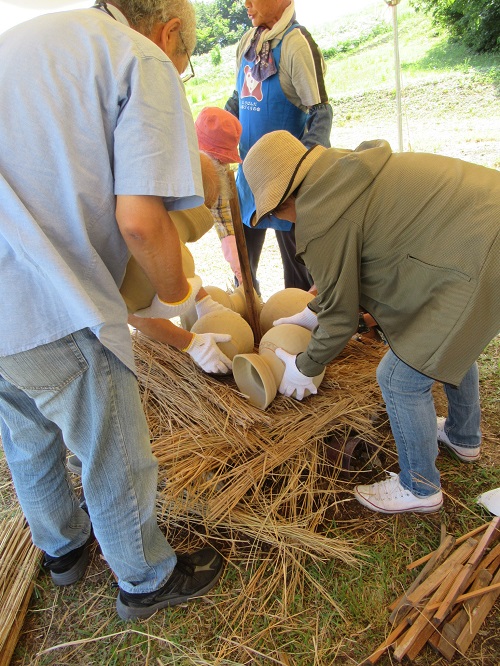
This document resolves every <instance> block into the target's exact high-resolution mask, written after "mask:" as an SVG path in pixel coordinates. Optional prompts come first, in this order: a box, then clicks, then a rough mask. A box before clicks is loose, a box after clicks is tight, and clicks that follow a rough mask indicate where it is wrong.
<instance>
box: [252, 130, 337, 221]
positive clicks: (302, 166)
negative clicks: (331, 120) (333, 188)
mask: <svg viewBox="0 0 500 666" xmlns="http://www.w3.org/2000/svg"><path fill="white" fill-rule="evenodd" d="M325 150H326V148H324V147H323V146H314V147H313V148H310V149H309V150H308V149H307V148H306V147H305V146H304V145H303V144H302V143H301V142H300V141H299V140H298V139H296V138H295V137H294V136H293V135H292V134H290V132H286V131H285V130H277V131H276V132H269V133H268V134H265V135H264V136H263V137H262V138H261V139H259V140H258V141H257V143H255V144H254V145H253V146H252V147H251V148H250V150H249V151H248V154H247V156H246V157H245V159H244V161H243V173H244V174H245V178H246V179H247V182H248V184H249V186H250V189H251V190H252V192H253V195H254V197H255V207H256V209H257V212H256V216H255V222H252V224H254V225H256V224H258V223H259V222H260V220H261V219H262V218H263V217H265V216H266V215H269V213H272V212H273V211H274V210H276V208H278V206H279V205H280V204H282V203H283V202H284V201H285V199H287V198H288V197H289V196H290V194H292V193H293V192H294V191H295V190H296V189H297V187H298V186H299V185H300V184H301V182H302V181H303V180H304V178H305V177H306V175H307V172H308V171H309V169H310V168H311V167H312V165H313V164H314V162H316V160H317V159H318V158H319V157H321V155H322V154H323V153H324V151H325Z"/></svg>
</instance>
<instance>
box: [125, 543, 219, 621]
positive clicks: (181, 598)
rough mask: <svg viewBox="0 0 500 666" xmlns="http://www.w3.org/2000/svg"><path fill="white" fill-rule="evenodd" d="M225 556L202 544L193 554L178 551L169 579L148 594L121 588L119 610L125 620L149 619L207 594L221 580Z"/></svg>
mask: <svg viewBox="0 0 500 666" xmlns="http://www.w3.org/2000/svg"><path fill="white" fill-rule="evenodd" d="M223 568H224V566H223V560H222V557H221V556H220V555H219V553H218V552H217V551H216V550H214V549H213V548H209V547H207V548H202V549H201V550H198V551H196V552H194V553H193V554H192V555H177V564H176V565H175V567H174V570H173V572H172V575H171V576H170V578H169V579H168V580H167V582H166V583H165V584H164V585H163V586H162V587H160V589H158V590H156V592H149V593H146V594H132V593H130V592H124V591H123V590H120V593H119V594H118V598H117V600H116V610H117V612H118V615H119V616H120V617H121V619H122V620H135V619H142V620H144V619H146V618H148V617H150V616H151V615H153V613H155V612H156V611H157V610H160V608H167V607H168V606H176V605H178V604H182V603H185V602H186V601H189V600H190V599H193V598H195V597H201V596H203V595H204V594H206V593H207V592H208V591H209V590H211V589H212V587H214V585H215V584H216V583H217V581H218V580H219V578H220V576H221V574H222V570H223Z"/></svg>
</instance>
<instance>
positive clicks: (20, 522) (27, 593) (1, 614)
mask: <svg viewBox="0 0 500 666" xmlns="http://www.w3.org/2000/svg"><path fill="white" fill-rule="evenodd" d="M40 559H41V551H40V550H38V548H36V546H34V545H33V544H32V542H31V533H30V530H29V528H28V527H27V525H26V521H25V520H24V517H23V516H21V515H20V516H18V517H15V518H10V519H8V520H3V521H1V522H0V581H1V586H0V666H7V665H8V664H9V662H10V658H11V656H12V654H13V652H14V649H15V647H16V643H17V639H18V637H19V633H20V631H21V628H22V624H23V620H24V616H25V614H26V611H27V608H28V603H29V600H30V598H31V592H32V590H33V584H34V580H35V578H36V576H37V574H38V570H39V564H40Z"/></svg>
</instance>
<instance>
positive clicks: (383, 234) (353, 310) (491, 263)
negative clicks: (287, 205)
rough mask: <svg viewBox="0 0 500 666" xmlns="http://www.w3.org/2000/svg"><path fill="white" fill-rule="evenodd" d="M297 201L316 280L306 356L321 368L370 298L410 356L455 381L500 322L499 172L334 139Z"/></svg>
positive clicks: (397, 345)
mask: <svg viewBox="0 0 500 666" xmlns="http://www.w3.org/2000/svg"><path fill="white" fill-rule="evenodd" d="M296 209H297V222H296V227H295V234H296V241H297V258H298V259H299V260H301V261H303V262H304V263H305V265H306V266H307V268H308V269H309V271H310V273H311V275H312V277H313V278H314V282H315V284H316V286H317V288H318V296H317V297H316V298H315V299H314V301H312V302H311V304H310V307H311V309H313V310H314V311H316V312H317V313H318V326H317V328H316V329H315V331H314V332H313V335H312V338H311V342H310V344H309V346H308V348H307V350H306V352H305V353H303V354H301V355H299V357H298V359H297V366H298V368H299V369H300V370H301V371H302V372H303V373H304V374H306V375H308V376H314V375H317V374H319V373H320V372H321V371H322V370H323V367H324V365H326V364H327V363H328V362H329V361H331V360H332V359H334V358H335V357H336V356H337V355H338V354H339V353H340V352H341V351H342V349H343V348H344V346H345V345H346V344H347V342H348V341H349V339H350V338H351V336H352V335H353V334H354V333H355V331H356V328H357V324H358V309H359V306H360V305H361V307H362V308H364V309H365V310H367V311H368V312H369V313H370V314H372V315H373V317H375V319H376V320H377V322H378V324H379V325H380V327H381V329H382V330H383V332H384V334H385V336H386V338H387V341H388V343H389V345H390V347H391V349H392V350H393V351H394V353H395V354H396V355H397V356H398V357H399V358H400V359H401V360H402V361H404V362H405V363H407V364H408V365H409V366H411V367H412V368H415V369H416V370H418V371H419V372H421V373H423V374H425V375H427V376H429V377H432V378H434V379H437V380H440V381H443V382H448V383H450V384H454V385H458V384H459V383H460V381H461V379H462V378H463V376H464V374H465V373H466V372H467V370H468V368H469V367H470V366H471V365H472V363H473V362H474V361H475V360H476V359H477V357H478V356H479V355H480V353H481V352H482V351H483V349H484V347H485V346H486V345H487V344H488V343H489V342H490V341H491V340H492V339H493V338H494V337H495V335H497V333H498V332H499V330H500V172H498V171H496V170H494V169H488V168H486V167H482V166H478V165H475V164H470V163H468V162H464V161H462V160H458V159H453V158H450V157H443V156H440V155H431V154H426V153H394V154H393V153H392V151H391V148H390V146H389V144H388V143H387V142H385V141H370V142H365V143H362V144H361V145H360V146H359V147H358V148H357V149H356V150H355V151H349V150H337V149H334V148H332V149H329V150H326V151H325V152H324V153H323V155H321V157H319V159H318V160H317V161H316V162H315V164H314V165H313V166H312V167H311V169H310V171H309V172H308V174H307V176H306V178H305V179H304V181H303V183H302V185H301V187H300V190H299V192H298V196H297V201H296Z"/></svg>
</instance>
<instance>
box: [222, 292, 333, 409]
mask: <svg viewBox="0 0 500 666" xmlns="http://www.w3.org/2000/svg"><path fill="white" fill-rule="evenodd" d="M297 291H298V290H297ZM310 339H311V332H310V331H308V330H307V329H306V328H303V327H302V326H297V325H295V324H281V325H280V326H275V327H274V328H271V329H270V330H269V331H267V333H265V334H264V335H263V336H262V339H261V341H260V345H259V353H258V354H239V355H238V356H235V357H234V359H233V376H234V379H235V381H236V384H237V386H238V389H239V390H240V391H241V393H243V394H244V395H246V396H247V397H248V400H249V402H250V403H251V404H252V405H254V406H255V407H259V409H266V408H267V407H268V406H269V405H270V404H271V402H272V401H273V400H274V398H275V397H276V393H277V392H278V388H279V385H280V384H281V380H282V378H283V373H284V372H285V364H284V363H283V361H282V360H281V359H279V358H278V357H277V356H276V354H275V351H276V348H277V347H281V349H284V350H285V351H287V352H288V353H289V354H294V355H295V354H300V353H301V352H303V351H305V350H306V349H307V345H308V344H309V340H310ZM324 375H325V372H324V371H323V372H322V374H321V375H318V377H315V378H314V380H313V381H314V385H315V386H316V387H318V386H319V385H320V384H321V382H322V380H323V377H324ZM305 395H306V396H307V395H309V393H308V392H306V394H305Z"/></svg>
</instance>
